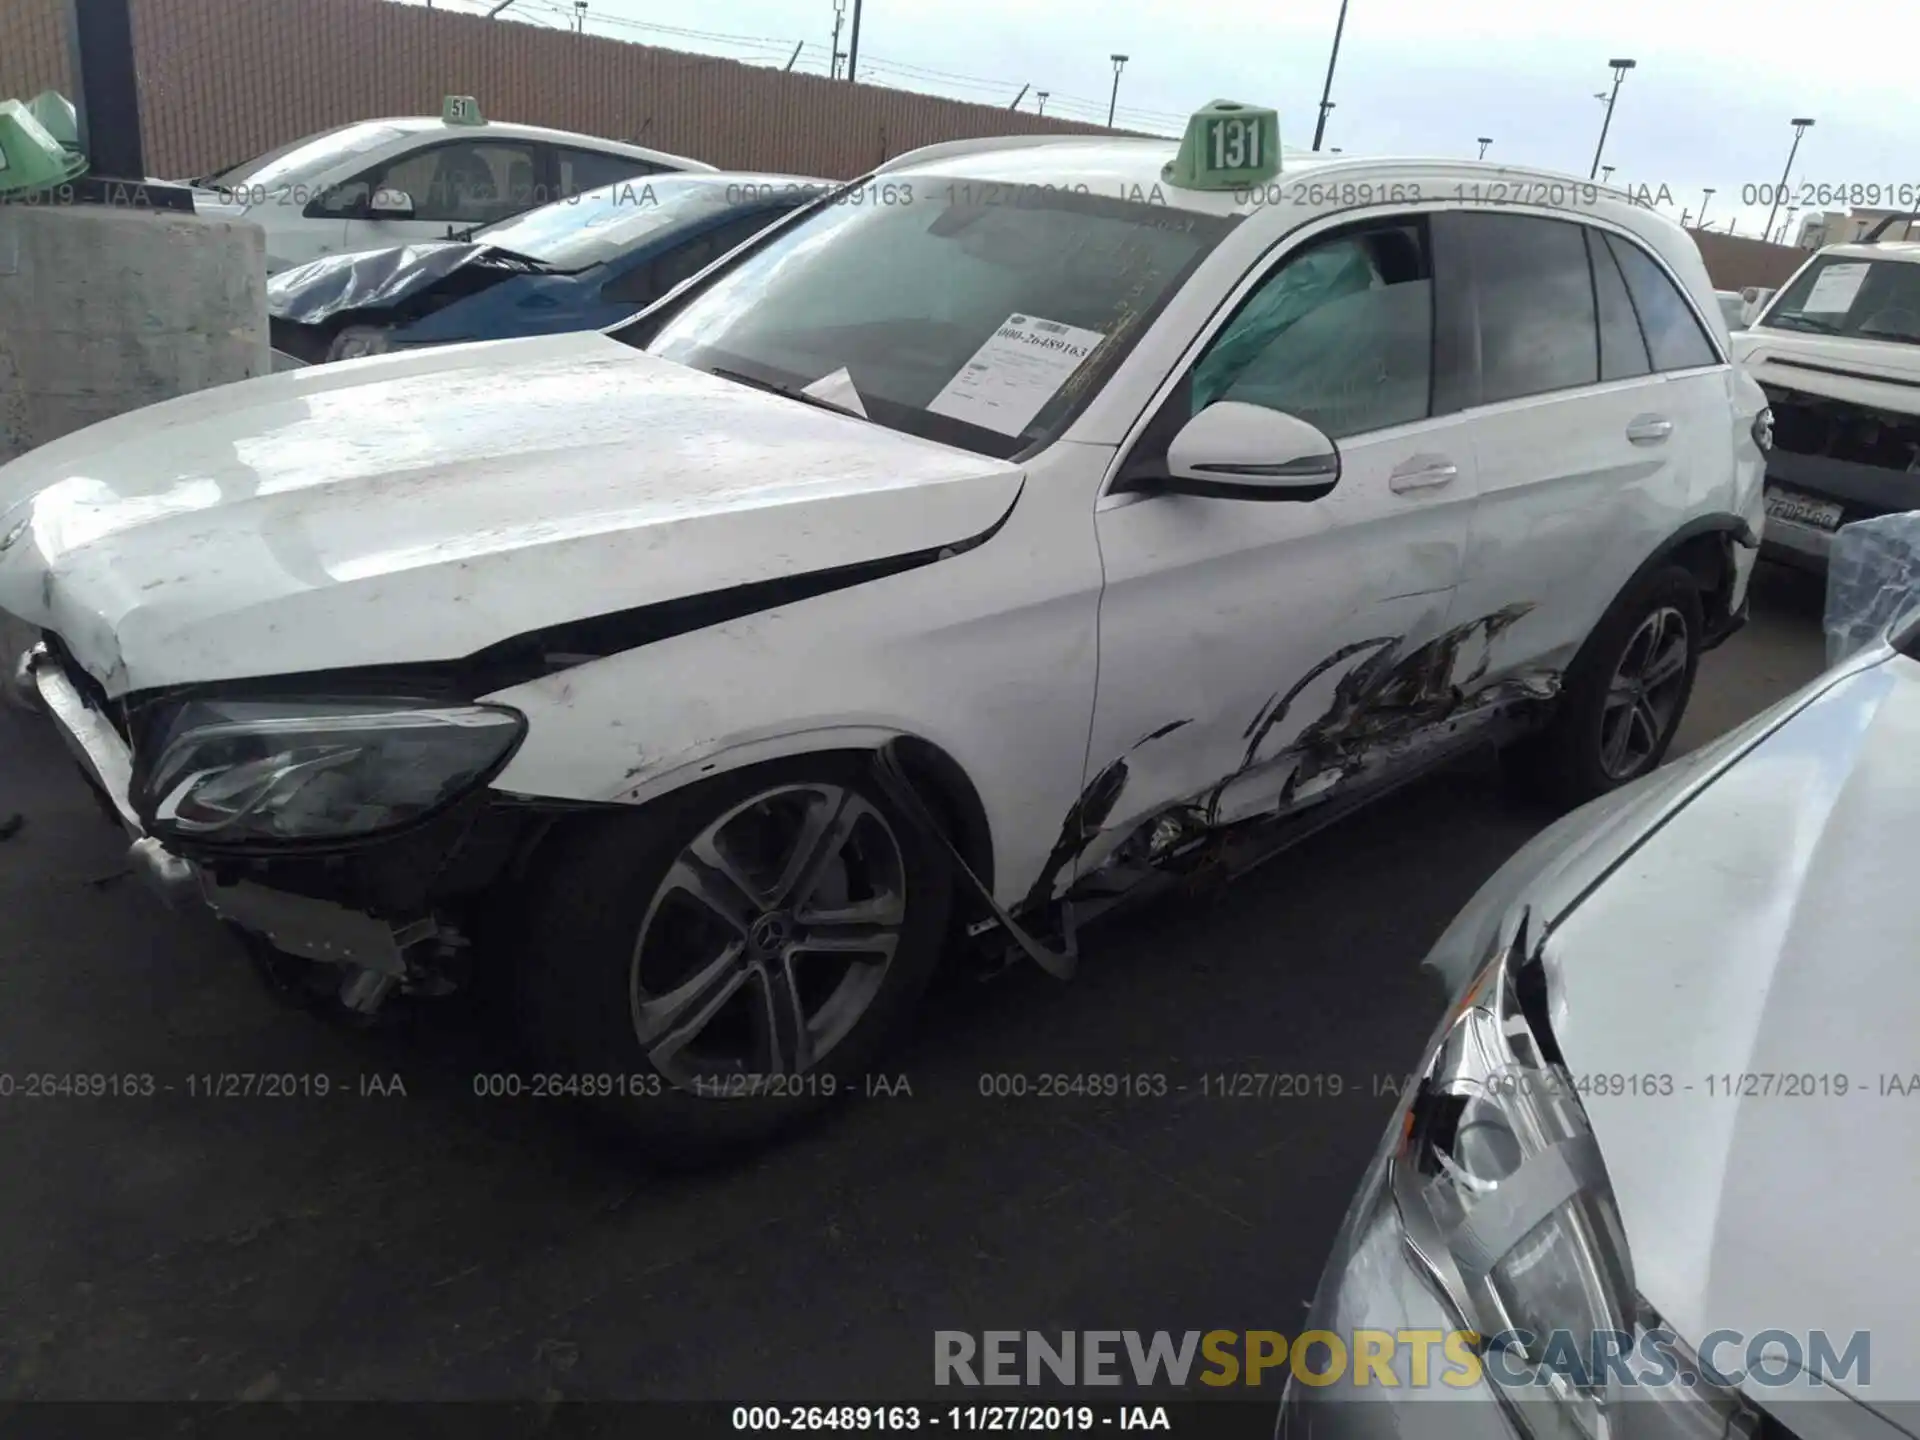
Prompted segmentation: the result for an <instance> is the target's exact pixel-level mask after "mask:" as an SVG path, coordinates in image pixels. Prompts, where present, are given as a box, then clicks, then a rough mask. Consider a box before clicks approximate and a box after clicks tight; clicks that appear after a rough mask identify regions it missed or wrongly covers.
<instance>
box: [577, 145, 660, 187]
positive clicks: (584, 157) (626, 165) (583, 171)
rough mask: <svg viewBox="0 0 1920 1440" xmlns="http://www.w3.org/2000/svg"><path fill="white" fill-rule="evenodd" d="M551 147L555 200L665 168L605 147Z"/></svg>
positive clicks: (656, 172)
mask: <svg viewBox="0 0 1920 1440" xmlns="http://www.w3.org/2000/svg"><path fill="white" fill-rule="evenodd" d="M553 149H554V157H555V161H556V165H557V172H556V175H555V185H554V198H555V199H559V200H566V199H571V198H572V197H573V196H575V195H584V194H585V193H586V192H587V191H589V190H598V189H599V188H600V187H601V186H602V185H614V184H618V183H619V182H620V181H622V180H634V179H638V178H640V177H643V176H647V175H659V174H663V173H667V171H668V167H666V166H665V165H656V164H655V163H654V162H652V161H651V160H639V159H635V158H634V157H633V156H630V155H617V154H612V153H609V152H607V151H605V150H582V149H579V148H578V147H576V146H572V145H556V146H554V147H553Z"/></svg>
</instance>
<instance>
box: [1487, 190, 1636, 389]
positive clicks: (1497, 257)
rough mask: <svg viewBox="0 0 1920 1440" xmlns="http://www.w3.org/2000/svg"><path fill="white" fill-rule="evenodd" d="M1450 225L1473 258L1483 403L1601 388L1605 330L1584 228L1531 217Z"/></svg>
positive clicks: (1499, 217)
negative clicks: (1586, 387) (1597, 385)
mask: <svg viewBox="0 0 1920 1440" xmlns="http://www.w3.org/2000/svg"><path fill="white" fill-rule="evenodd" d="M1450 220H1451V222H1452V227H1453V229H1454V233H1455V234H1457V235H1458V236H1459V237H1460V239H1461V241H1462V242H1463V243H1464V246H1465V249H1466V251H1467V253H1468V254H1469V255H1470V256H1471V257H1472V258H1471V262H1470V263H1471V265H1472V268H1473V286H1474V297H1475V302H1476V303H1475V310H1476V312H1477V315H1478V323H1479V330H1480V401H1481V403H1482V404H1486V405H1492V404H1497V403H1498V402H1499V401H1502V400H1517V399H1520V398H1521V397H1523V396H1527V395H1543V394H1546V393H1548V392H1549V391H1554V390H1569V389H1572V388H1573V387H1575V386H1578V385H1591V384H1593V383H1594V382H1595V381H1597V380H1598V379H1599V378H1600V341H1599V336H1598V329H1599V323H1598V320H1597V317H1596V314H1595V304H1594V286H1593V272H1592V270H1591V269H1590V268H1589V266H1588V264H1587V244H1586V240H1585V238H1584V237H1583V235H1582V227H1580V226H1578V225H1575V224H1572V223H1570V222H1568V221H1565V220H1539V219H1535V218H1533V217H1532V216H1527V215H1484V214H1471V213H1469V214H1462V215H1456V216H1452V217H1450Z"/></svg>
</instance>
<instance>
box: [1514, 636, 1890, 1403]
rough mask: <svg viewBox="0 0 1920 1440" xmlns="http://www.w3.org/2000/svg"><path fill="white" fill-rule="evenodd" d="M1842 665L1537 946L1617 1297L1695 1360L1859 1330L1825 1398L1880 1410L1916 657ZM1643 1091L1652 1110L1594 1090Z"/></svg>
mask: <svg viewBox="0 0 1920 1440" xmlns="http://www.w3.org/2000/svg"><path fill="white" fill-rule="evenodd" d="M1862 658H1863V660H1864V661H1868V662H1870V663H1861V664H1853V665H1849V666H1847V667H1844V668H1843V669H1842V670H1841V671H1839V672H1836V673H1835V674H1831V675H1829V676H1826V677H1823V678H1822V680H1821V681H1819V682H1816V684H1815V686H1814V687H1810V690H1809V691H1808V692H1803V694H1802V695H1801V696H1799V697H1796V700H1795V701H1794V702H1790V704H1792V705H1793V706H1794V707H1795V712H1794V713H1792V715H1791V718H1790V719H1789V720H1787V722H1786V723H1784V724H1777V722H1776V724H1770V725H1768V726H1767V727H1766V728H1767V731H1768V733H1765V734H1764V736H1763V737H1762V738H1760V739H1758V741H1757V743H1753V742H1752V741H1751V739H1749V740H1748V741H1747V742H1746V743H1745V744H1744V745H1742V746H1739V747H1738V748H1740V749H1743V750H1744V753H1742V754H1739V756H1738V760H1737V763H1732V764H1728V765H1723V766H1722V767H1721V769H1720V771H1719V773H1718V775H1717V778H1715V779H1714V783H1713V784H1712V785H1711V786H1709V787H1707V788H1704V789H1698V788H1696V789H1695V790H1694V791H1693V792H1692V793H1691V795H1690V796H1689V798H1687V799H1686V801H1685V802H1684V803H1682V804H1680V805H1678V806H1673V805H1668V806H1667V807H1666V808H1665V809H1664V810H1662V811H1660V812H1658V813H1657V814H1654V815H1652V816H1647V815H1643V816H1642V817H1641V824H1640V826H1639V831H1640V835H1639V839H1638V843H1637V844H1634V845H1633V846H1632V847H1631V848H1630V849H1626V850H1625V851H1624V852H1622V853H1618V854H1616V855H1615V856H1614V857H1612V859H1611V861H1610V862H1609V867H1608V870H1607V872H1606V873H1605V874H1604V877H1603V878H1601V879H1600V880H1598V882H1597V883H1593V884H1591V885H1590V886H1589V888H1588V890H1587V893H1585V894H1584V895H1583V896H1582V897H1581V898H1580V899H1579V901H1578V903H1577V904H1575V905H1574V906H1573V907H1572V908H1571V909H1570V910H1569V911H1567V912H1565V913H1563V914H1562V915H1560V916H1559V918H1558V919H1557V922H1556V923H1554V924H1553V925H1552V926H1551V928H1550V929H1549V931H1548V936H1547V941H1546V946H1545V953H1546V961H1547V967H1548V977H1549V993H1550V995H1551V997H1552V999H1551V1009H1550V1023H1551V1025H1552V1027H1553V1031H1554V1034H1555V1036H1556V1037H1557V1039H1558V1041H1559V1044H1560V1048H1561V1051H1562V1053H1563V1054H1564V1056H1565V1058H1566V1062H1567V1066H1568V1068H1569V1070H1570V1071H1571V1072H1573V1074H1574V1075H1575V1076H1576V1077H1586V1076H1591V1077H1594V1078H1595V1080H1596V1081H1597V1082H1598V1083H1596V1084H1595V1085H1594V1086H1593V1087H1592V1088H1591V1089H1590V1090H1588V1091H1587V1092H1586V1094H1585V1103H1586V1108H1587V1111H1588V1114H1589V1116H1590V1118H1591V1120H1592V1124H1593V1127H1594V1131H1595V1134H1596V1136H1597V1138H1598V1140H1599V1142H1600V1147H1601V1150H1602V1153H1603V1154H1604V1156H1605V1159H1606V1164H1607V1168H1608V1171H1609V1173H1610V1174H1611V1176H1612V1180H1613V1184H1614V1188H1615V1191H1616V1193H1617V1195H1618V1197H1619V1201H1620V1206H1621V1212H1622V1218H1623V1220H1624V1223H1625V1226H1626V1232H1627V1236H1628V1240H1629V1243H1630V1246H1631V1249H1632V1255H1633V1262H1634V1267H1635V1274H1636V1279H1637V1283H1638V1286H1639V1289H1640V1292H1641V1293H1642V1294H1643V1295H1644V1296H1646V1298H1647V1299H1648V1300H1649V1301H1650V1302H1651V1303H1652V1304H1653V1306H1654V1307H1655V1308H1656V1309H1657V1310H1658V1311H1659V1312H1660V1313H1661V1315H1662V1316H1663V1317H1664V1318H1665V1319H1666V1320H1667V1322H1668V1323H1669V1324H1670V1325H1672V1326H1673V1328H1674V1329H1675V1330H1676V1331H1677V1332H1678V1333H1680V1334H1681V1335H1683V1336H1687V1337H1689V1338H1690V1339H1692V1340H1693V1341H1694V1342H1695V1343H1698V1342H1699V1341H1700V1340H1701V1338H1702V1337H1705V1336H1707V1335H1710V1334H1711V1333H1712V1332H1714V1331H1717V1330H1737V1331H1740V1332H1742V1333H1743V1335H1744V1336H1749V1337H1750V1336H1753V1335H1755V1334H1757V1333H1758V1332H1761V1331H1764V1330H1769V1329H1776V1328H1778V1329H1785V1330H1788V1331H1791V1332H1793V1333H1794V1334H1795V1335H1797V1336H1799V1337H1801V1340H1802V1342H1803V1343H1804V1341H1805V1337H1806V1336H1807V1334H1808V1332H1810V1331H1814V1330H1824V1331H1826V1332H1827V1335H1828V1336H1829V1337H1830V1341H1831V1343H1832V1344H1833V1346H1834V1351H1835V1353H1836V1354H1838V1353H1840V1352H1841V1351H1842V1350H1843V1349H1844V1347H1845V1346H1846V1344H1847V1342H1848V1340H1849V1338H1850V1337H1851V1336H1852V1335H1853V1334H1854V1333H1855V1332H1856V1331H1867V1332H1870V1333H1871V1335H1872V1336H1873V1344H1872V1367H1871V1372H1870V1374H1871V1379H1870V1383H1868V1384H1864V1385H1862V1384H1860V1383H1858V1382H1859V1381H1860V1379H1861V1377H1860V1376H1859V1375H1858V1374H1854V1375H1853V1376H1851V1377H1846V1376H1843V1377H1841V1380H1840V1388H1841V1389H1843V1390H1847V1391H1849V1392H1850V1393H1853V1394H1854V1395H1855V1396H1856V1397H1857V1398H1860V1399H1863V1400H1865V1401H1867V1402H1868V1403H1869V1404H1874V1403H1875V1402H1887V1403H1891V1404H1893V1405H1896V1406H1899V1407H1901V1408H1902V1409H1903V1411H1904V1410H1905V1407H1906V1406H1907V1405H1909V1404H1910V1403H1911V1402H1915V1401H1920V1350H1916V1349H1915V1348H1914V1347H1913V1346H1912V1345H1911V1343H1909V1337H1910V1336H1911V1334H1912V1329H1913V1323H1914V1322H1913V1315H1914V1307H1913V1300H1912V1296H1911V1292H1910V1284H1911V1277H1912V1274H1913V1268H1914V1263H1915V1257H1916V1256H1920V1080H1916V1078H1915V1074H1914V1072H1916V1071H1920V1046H1917V1045H1916V1042H1915V1036H1916V1034H1917V1033H1920V966H1917V965H1916V961H1920V927H1916V924H1915V921H1914V910H1913V905H1912V897H1911V895H1910V894H1909V889H1908V887H1910V886H1912V885H1913V884H1914V879H1913V865H1912V861H1911V859H1910V851H1909V850H1908V848H1907V847H1908V845H1909V844H1910V843H1912V838H1913V837H1914V836H1916V835H1920V758H1917V757H1920V665H1916V664H1915V663H1914V662H1913V661H1911V660H1908V659H1906V658H1905V657H1903V656H1900V655H1896V654H1891V653H1890V652H1888V651H1886V650H1885V649H1880V650H1877V651H1876V652H1874V653H1873V654H1872V655H1870V656H1866V657H1862ZM1762 718H1763V719H1766V718H1767V717H1762ZM1776 727H1777V728H1776ZM1714 748H1718V747H1714ZM1613 1076H1622V1077H1642V1078H1641V1079H1639V1080H1638V1081H1627V1082H1625V1083H1622V1084H1616V1083H1615V1082H1613V1081H1612V1080H1611V1079H1610V1078H1609V1077H1613ZM1667 1076H1671V1077H1672V1080H1671V1093H1670V1094H1664V1093H1652V1094H1647V1093H1642V1094H1639V1095H1635V1094H1632V1093H1625V1094H1614V1093H1610V1092H1611V1091H1613V1090H1615V1089H1625V1090H1628V1091H1631V1090H1633V1089H1635V1088H1638V1089H1641V1090H1643V1091H1645V1090H1646V1089H1648V1088H1649V1086H1651V1088H1652V1089H1653V1090H1654V1091H1655V1092H1659V1091H1662V1090H1664V1089H1666V1086H1667V1082H1666V1081H1665V1080H1664V1079H1663V1078H1662V1077H1667ZM1744 1076H1755V1077H1757V1078H1755V1079H1754V1080H1751V1081H1748V1080H1743V1079H1742V1077H1744ZM1647 1077H1652V1078H1651V1080H1649V1079H1648V1078H1647ZM1767 1077H1772V1078H1767ZM1789 1077H1791V1078H1789ZM1887 1077H1897V1081H1890V1080H1889V1079H1888V1078H1887ZM1843 1088H1844V1090H1845V1092H1846V1093H1845V1094H1844V1096H1842V1095H1840V1094H1838V1093H1837V1092H1838V1091H1840V1090H1841V1089H1843ZM1890 1088H1897V1089H1898V1090H1912V1091H1914V1092H1915V1093H1910V1094H1900V1093H1887V1092H1888V1091H1889V1089H1890ZM1744 1350H1745V1342H1744V1340H1743V1341H1742V1343H1741V1345H1740V1346H1739V1347H1737V1348H1735V1349H1733V1350H1730V1351H1726V1352H1723V1353H1722V1354H1721V1355H1720V1356H1719V1359H1720V1362H1721V1363H1722V1365H1723V1366H1727V1367H1728V1368H1731V1367H1730V1365H1729V1361H1730V1359H1731V1358H1732V1357H1733V1356H1736V1355H1738V1356H1744ZM1738 1363H1740V1364H1742V1365H1744V1363H1745V1361H1744V1358H1742V1359H1740V1360H1739V1362H1738ZM1750 1393H1753V1394H1754V1395H1755V1398H1757V1399H1759V1400H1760V1401H1761V1403H1762V1404H1767V1405H1772V1404H1776V1403H1778V1401H1779V1400H1780V1398H1781V1397H1782V1395H1783V1394H1784V1393H1785V1392H1782V1391H1779V1390H1773V1391H1750ZM1793 1393H1794V1394H1795V1396H1796V1397H1799V1396H1803V1395H1805V1393H1806V1392H1805V1391H1803V1390H1799V1389H1797V1388H1796V1390H1795V1391H1794V1392H1793ZM1906 1413H1911V1412H1910V1411H1908V1412H1906Z"/></svg>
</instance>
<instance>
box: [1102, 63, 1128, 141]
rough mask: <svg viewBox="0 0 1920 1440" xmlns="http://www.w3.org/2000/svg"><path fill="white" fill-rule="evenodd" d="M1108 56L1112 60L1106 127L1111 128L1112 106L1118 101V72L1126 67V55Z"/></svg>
mask: <svg viewBox="0 0 1920 1440" xmlns="http://www.w3.org/2000/svg"><path fill="white" fill-rule="evenodd" d="M1109 58H1111V59H1112V61H1113V94H1112V95H1111V96H1109V97H1108V99H1107V128H1108V129H1109V130H1111V129H1112V128H1113V111H1114V107H1115V106H1117V105H1118V104H1119V103H1120V72H1121V71H1122V70H1124V69H1126V68H1127V57H1126V56H1124V55H1114V56H1111V57H1109Z"/></svg>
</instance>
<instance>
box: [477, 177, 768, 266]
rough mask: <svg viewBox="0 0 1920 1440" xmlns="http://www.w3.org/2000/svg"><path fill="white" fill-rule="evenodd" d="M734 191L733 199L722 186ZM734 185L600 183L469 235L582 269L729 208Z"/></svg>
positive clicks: (654, 180)
mask: <svg viewBox="0 0 1920 1440" xmlns="http://www.w3.org/2000/svg"><path fill="white" fill-rule="evenodd" d="M729 190H733V191H735V198H734V200H732V201H730V200H729V199H728V191H729ZM737 201H738V187H734V186H727V185H715V184H713V183H711V182H710V181H702V180H680V179H675V180H667V179H660V178H657V177H653V178H648V179H636V180H622V181H619V182H618V183H617V184H613V185H603V186H602V187H601V188H600V189H598V190H589V191H587V192H585V193H584V194H581V195H575V196H571V197H569V198H568V199H565V200H556V201H554V202H553V204H551V205H542V206H541V207H540V208H539V209H538V210H533V211H529V212H528V213H527V214H525V215H518V216H515V217H514V218H513V219H511V220H502V221H500V222H499V223H498V224H496V225H489V226H487V227H486V228H485V229H484V230H480V231H477V232H475V238H476V239H479V240H484V241H485V242H486V243H487V244H489V245H497V246H499V247H500V248H501V249H502V250H511V251H513V252H514V253H515V254H516V255H529V256H531V257H533V258H534V259H535V260H543V261H545V262H546V263H547V264H548V265H551V266H553V267H554V268H555V269H556V270H585V269H586V268H587V267H588V266H590V265H601V264H604V263H605V262H607V261H608V260H612V259H614V258H615V257H617V256H620V255H623V254H625V253H626V252H627V251H629V250H631V249H632V248H633V247H634V246H636V245H638V244H639V243H640V242H641V241H643V240H646V239H649V238H651V237H654V236H665V235H666V234H667V233H669V232H671V231H674V230H679V229H683V228H685V227H686V226H689V225H693V224H697V223H698V222H699V221H701V220H705V219H707V218H709V217H711V216H715V215H721V214H724V213H725V212H726V211H728V210H731V209H733V208H735V205H736V204H737Z"/></svg>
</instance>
